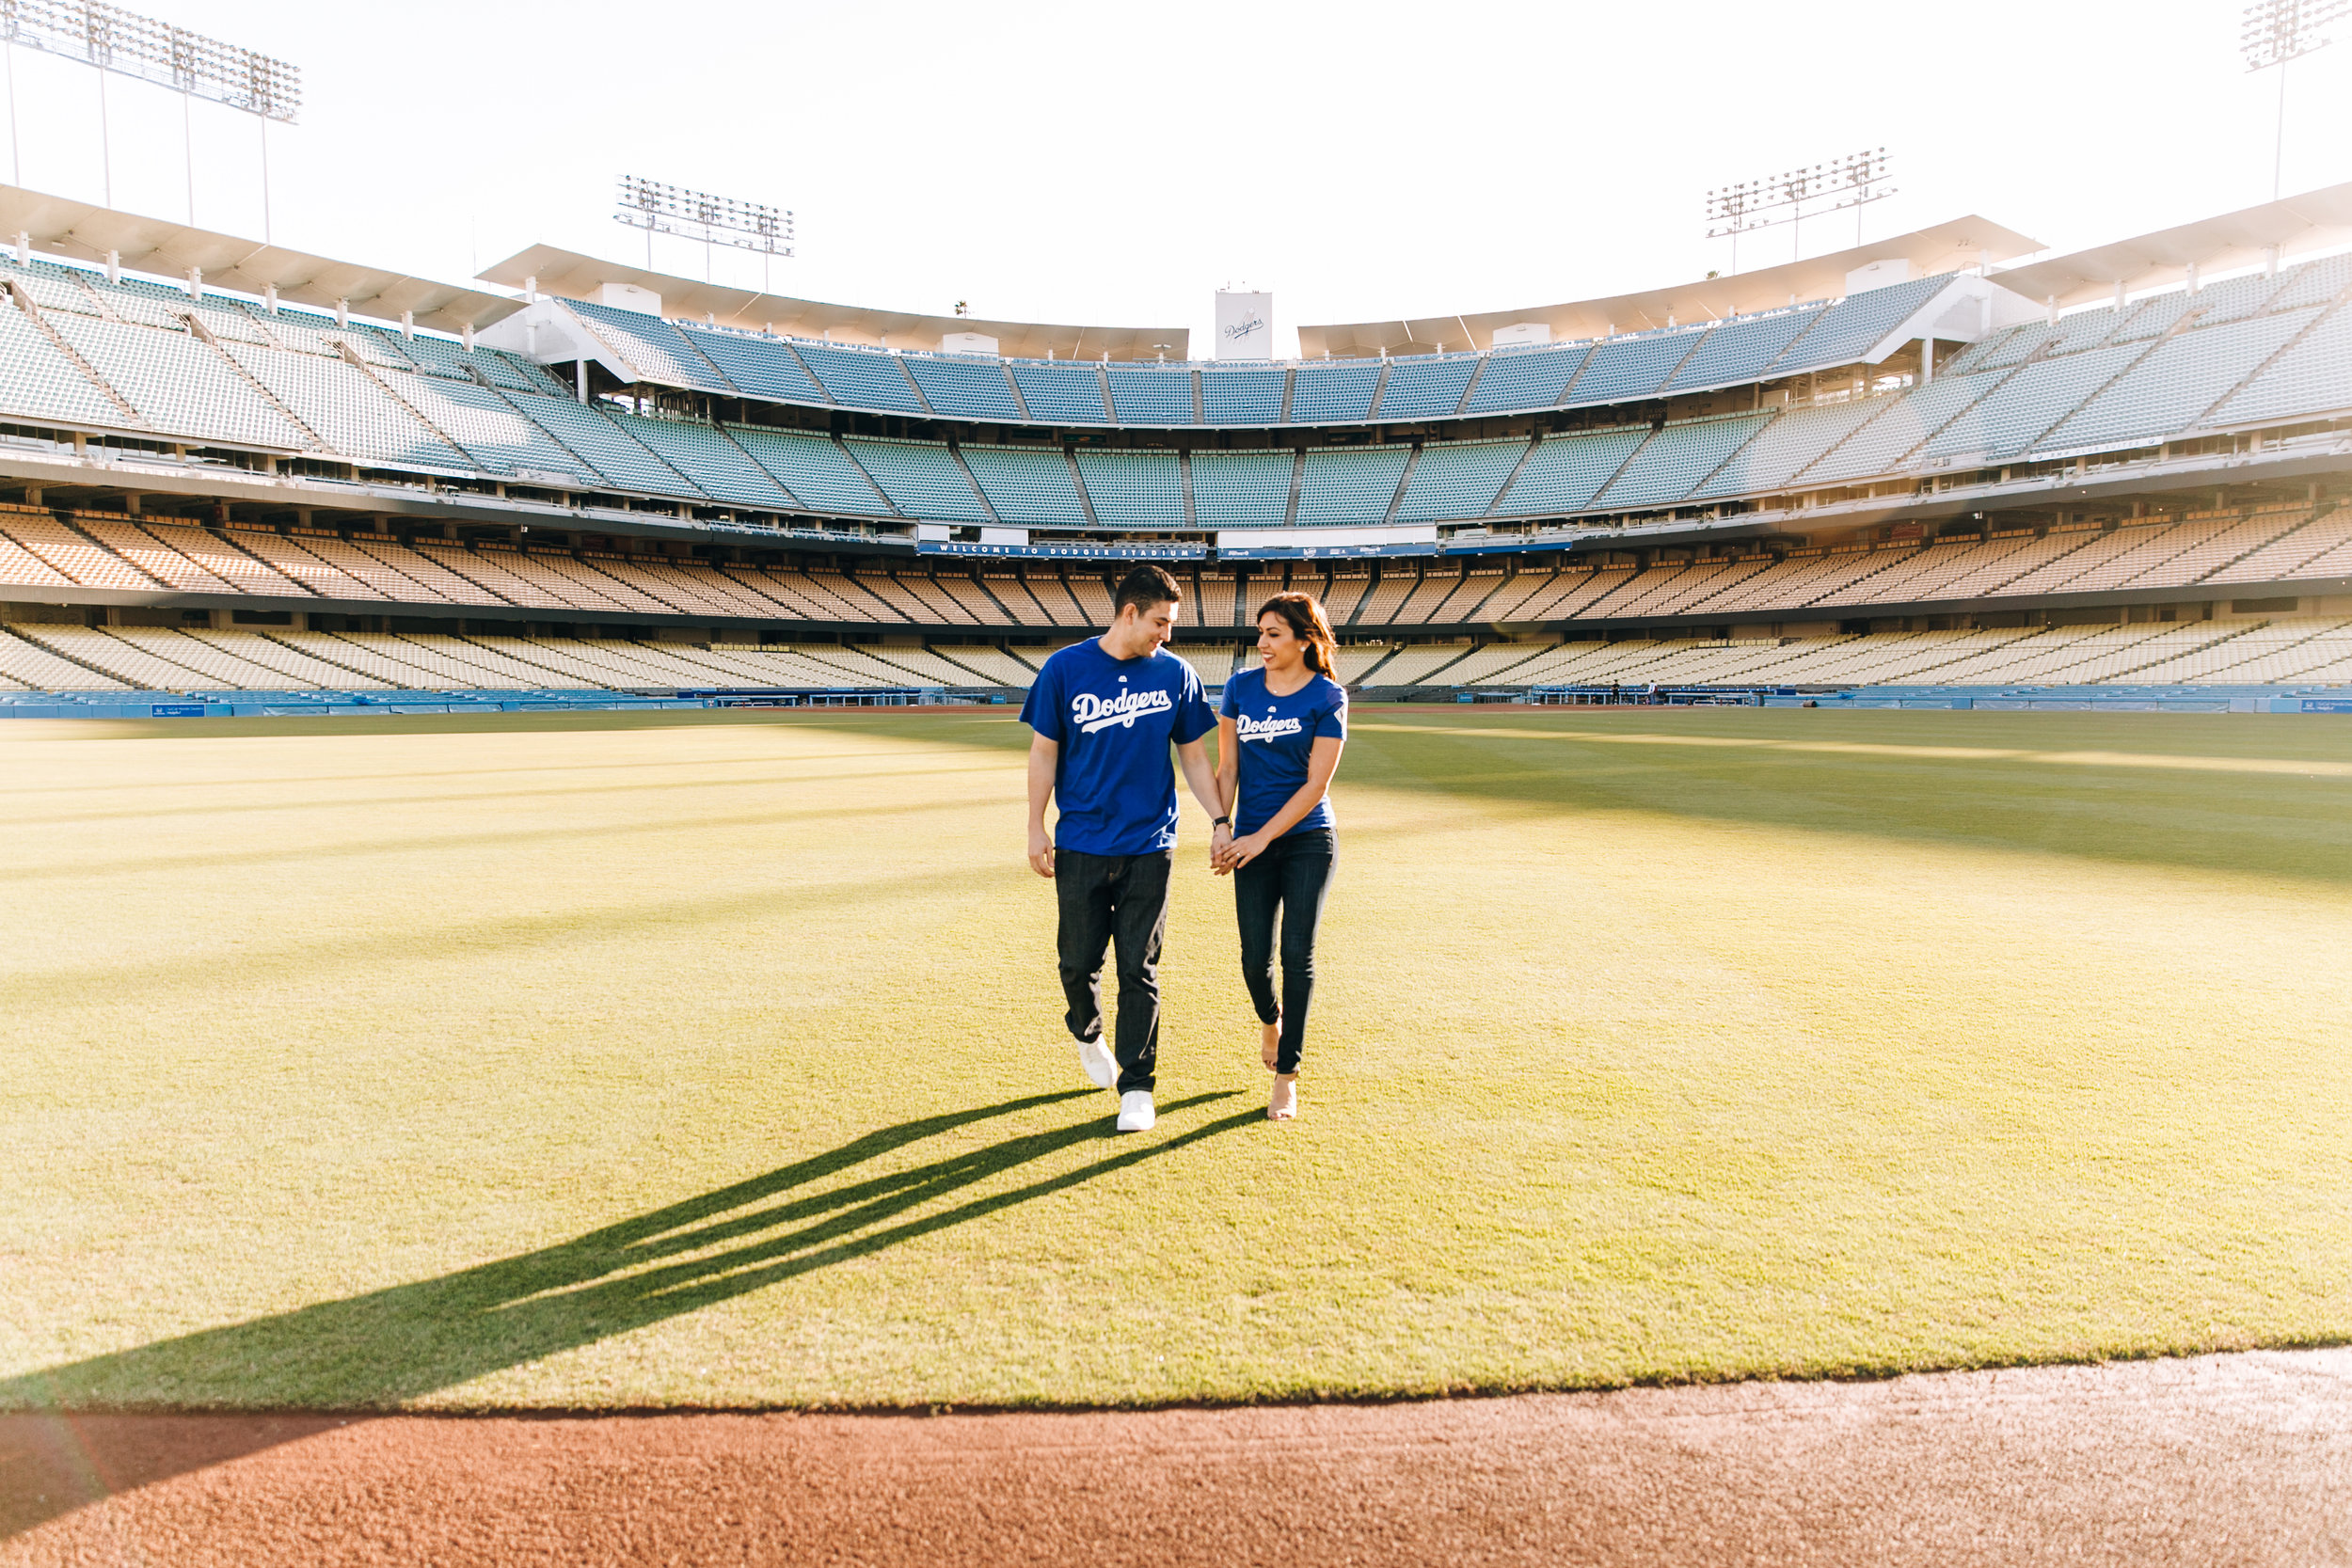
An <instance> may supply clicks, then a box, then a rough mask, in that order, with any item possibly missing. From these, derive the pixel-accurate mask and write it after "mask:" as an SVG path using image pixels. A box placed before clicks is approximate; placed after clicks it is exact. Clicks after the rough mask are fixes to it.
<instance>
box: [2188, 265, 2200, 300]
mask: <svg viewBox="0 0 2352 1568" xmlns="http://www.w3.org/2000/svg"><path fill="white" fill-rule="evenodd" d="M2197 287H2198V284H2197V263H2196V262H2194V261H2191V262H2190V263H2189V264H2188V292H2189V293H2192V294H2193V293H2196V292H2197Z"/></svg>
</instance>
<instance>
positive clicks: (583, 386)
mask: <svg viewBox="0 0 2352 1568" xmlns="http://www.w3.org/2000/svg"><path fill="white" fill-rule="evenodd" d="M572 381H573V386H574V388H575V389H576V390H577V392H578V395H579V397H580V402H582V403H586V402H587V401H588V361H587V360H585V359H575V360H573V361H572Z"/></svg>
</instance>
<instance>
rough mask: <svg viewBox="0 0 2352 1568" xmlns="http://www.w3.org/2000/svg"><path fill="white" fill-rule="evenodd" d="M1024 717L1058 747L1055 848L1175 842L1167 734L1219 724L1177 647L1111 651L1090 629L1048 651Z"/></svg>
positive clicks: (1114, 848) (1133, 851)
mask: <svg viewBox="0 0 2352 1568" xmlns="http://www.w3.org/2000/svg"><path fill="white" fill-rule="evenodd" d="M1021 721H1022V722H1023V723H1025V724H1026V725H1028V726H1029V727H1030V728H1031V729H1033V730H1035V731H1036V732H1037V733H1038V734H1040V735H1041V736H1044V737H1045V738H1046V739H1048V740H1050V741H1053V742H1054V743H1055V744H1056V745H1057V746H1059V747H1060V748H1061V754H1060V756H1059V757H1058V758H1057V761H1056V765H1055V770H1054V799H1055V800H1057V802H1059V803H1060V806H1061V820H1060V821H1059V822H1058V823H1057V825H1056V827H1055V829H1054V844H1055V847H1057V848H1060V849H1075V850H1077V851H1078V852H1079V853H1081V854H1087V855H1145V854H1150V853H1152V851H1153V850H1156V849H1173V848H1174V847H1176V771H1175V769H1174V768H1171V767H1170V766H1169V765H1168V742H1170V741H1174V742H1176V743H1177V744H1178V745H1189V744H1190V743H1191V742H1193V741H1196V740H1198V739H1200V737H1201V736H1204V735H1206V734H1208V733H1209V732H1210V731H1211V730H1213V729H1215V728H1216V715H1215V714H1214V713H1211V712H1210V711H1209V704H1208V699H1207V698H1205V697H1203V696H1202V695H1201V694H1200V674H1199V673H1196V672H1195V671H1194V669H1193V667H1192V666H1191V665H1189V664H1186V663H1185V662H1184V660H1183V659H1181V658H1178V657H1176V656H1175V655H1174V654H1171V653H1167V652H1164V651H1162V652H1155V653H1154V654H1153V655H1152V657H1150V658H1113V657H1111V656H1110V655H1108V654H1106V653H1104V651H1103V644H1102V643H1101V642H1100V641H1096V640H1095V639H1093V638H1089V639H1088V640H1087V641H1084V642H1073V643H1072V644H1071V645H1070V646H1069V647H1067V648H1064V649H1063V650H1062V651H1061V652H1059V653H1057V654H1056V655H1055V656H1054V657H1051V658H1049V659H1047V660H1046V661H1045V668H1044V669H1042V670H1041V671H1039V672H1038V676H1037V683H1036V684H1035V685H1033V686H1031V687H1030V688H1029V697H1028V701H1026V702H1025V703H1023V704H1022V705H1021Z"/></svg>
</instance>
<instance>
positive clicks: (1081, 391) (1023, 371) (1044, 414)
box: [1011, 359, 1111, 424]
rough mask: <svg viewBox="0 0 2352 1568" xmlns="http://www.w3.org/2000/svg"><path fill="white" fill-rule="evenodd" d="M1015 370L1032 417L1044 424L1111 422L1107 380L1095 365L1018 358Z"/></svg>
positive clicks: (1014, 363)
mask: <svg viewBox="0 0 2352 1568" xmlns="http://www.w3.org/2000/svg"><path fill="white" fill-rule="evenodd" d="M1011 369H1012V378H1013V380H1014V381H1016V382H1018V383H1019V384H1020V387H1021V401H1022V402H1023V403H1025V404H1027V405H1028V409H1029V418H1030V419H1032V420H1037V421H1038V422H1040V423H1042V424H1108V423H1110V420H1111V411H1110V405H1109V404H1107V403H1105V402H1104V390H1103V379H1102V376H1101V374H1100V373H1099V372H1098V371H1097V370H1096V368H1095V367H1094V366H1093V365H1091V364H1088V363H1085V362H1084V361H1080V360H1072V359H1015V360H1013V361H1011Z"/></svg>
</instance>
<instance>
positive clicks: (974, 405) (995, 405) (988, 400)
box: [898, 354, 1024, 424]
mask: <svg viewBox="0 0 2352 1568" xmlns="http://www.w3.org/2000/svg"><path fill="white" fill-rule="evenodd" d="M898 362H899V363H900V364H901V365H904V366H905V367H906V368H907V370H908V372H910V373H911V374H913V375H914V379H915V382H916V384H917V385H919V386H920V387H921V388H923V397H924V400H925V401H926V402H928V403H929V404H930V405H931V411H932V412H933V413H935V414H938V415H939V416H941V417H942V418H943V419H950V420H995V421H999V422H1003V423H1007V424H1012V423H1018V422H1019V421H1020V420H1022V418H1023V417H1024V416H1023V414H1022V410H1021V404H1020V403H1019V402H1018V401H1017V400H1016V399H1015V398H1014V397H1013V392H1012V383H1011V382H1010V381H1009V380H1007V379H1006V377H1005V367H1004V362H1003V361H1002V360H998V359H967V358H963V357H961V356H946V355H929V354H910V355H907V356H904V357H902V358H901V359H900V360H899V361H898Z"/></svg>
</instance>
